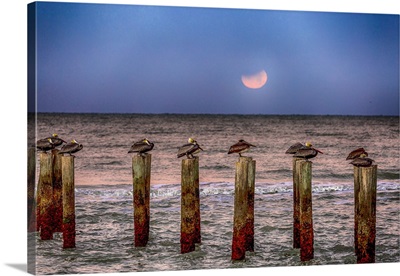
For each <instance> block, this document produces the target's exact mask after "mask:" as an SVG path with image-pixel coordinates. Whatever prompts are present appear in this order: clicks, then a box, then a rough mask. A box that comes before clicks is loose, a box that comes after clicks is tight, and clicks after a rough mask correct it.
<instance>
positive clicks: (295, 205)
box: [293, 157, 302, 248]
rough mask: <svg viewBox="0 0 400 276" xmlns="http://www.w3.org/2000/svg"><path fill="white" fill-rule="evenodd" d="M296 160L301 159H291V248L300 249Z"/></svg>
mask: <svg viewBox="0 0 400 276" xmlns="http://www.w3.org/2000/svg"><path fill="white" fill-rule="evenodd" d="M298 160H302V159H301V158H296V157H293V248H300V201H299V199H300V196H299V172H298V171H297V170H296V162H297V161H298Z"/></svg>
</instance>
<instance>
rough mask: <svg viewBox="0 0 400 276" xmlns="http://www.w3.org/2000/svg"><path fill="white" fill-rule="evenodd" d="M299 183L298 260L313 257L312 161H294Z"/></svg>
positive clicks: (307, 259)
mask: <svg viewBox="0 0 400 276" xmlns="http://www.w3.org/2000/svg"><path fill="white" fill-rule="evenodd" d="M296 173H297V174H298V183H299V218H300V260H301V261H309V260H311V259H313V258H314V229H313V217H312V187H311V179H312V162H311V161H308V160H307V161H306V160H298V161H296Z"/></svg>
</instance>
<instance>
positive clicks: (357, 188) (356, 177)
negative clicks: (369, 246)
mask: <svg viewBox="0 0 400 276" xmlns="http://www.w3.org/2000/svg"><path fill="white" fill-rule="evenodd" d="M353 169H354V253H355V254H356V256H357V255H358V233H357V231H358V214H359V210H358V208H359V204H358V194H359V192H360V171H361V169H360V168H359V167H356V166H353Z"/></svg>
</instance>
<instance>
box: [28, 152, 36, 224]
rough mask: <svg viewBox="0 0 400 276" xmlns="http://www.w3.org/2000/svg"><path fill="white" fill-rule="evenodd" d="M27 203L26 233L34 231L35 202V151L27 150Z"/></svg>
mask: <svg viewBox="0 0 400 276" xmlns="http://www.w3.org/2000/svg"><path fill="white" fill-rule="evenodd" d="M27 172H28V173H27V177H28V192H27V194H28V201H27V207H28V210H27V218H28V220H27V226H28V232H35V231H36V202H35V186H36V149H35V148H33V147H32V148H29V149H28V171H27Z"/></svg>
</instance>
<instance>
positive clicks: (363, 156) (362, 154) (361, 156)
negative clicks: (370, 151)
mask: <svg viewBox="0 0 400 276" xmlns="http://www.w3.org/2000/svg"><path fill="white" fill-rule="evenodd" d="M367 156H368V155H366V154H365V153H361V154H360V158H365V157H367Z"/></svg>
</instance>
